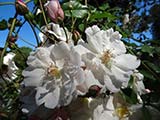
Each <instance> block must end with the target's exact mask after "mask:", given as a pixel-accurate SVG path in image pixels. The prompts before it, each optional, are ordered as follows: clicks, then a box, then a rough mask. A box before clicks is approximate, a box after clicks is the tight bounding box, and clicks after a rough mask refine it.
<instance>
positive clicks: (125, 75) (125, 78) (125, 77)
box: [111, 65, 133, 82]
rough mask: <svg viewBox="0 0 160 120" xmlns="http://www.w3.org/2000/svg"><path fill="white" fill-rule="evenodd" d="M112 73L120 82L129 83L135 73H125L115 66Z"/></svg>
mask: <svg viewBox="0 0 160 120" xmlns="http://www.w3.org/2000/svg"><path fill="white" fill-rule="evenodd" d="M111 71H112V74H113V76H114V77H115V79H116V80H119V81H120V82H125V81H129V79H130V76H131V74H132V73H133V72H132V71H124V70H123V69H120V68H119V67H117V66H115V65H112V67H111Z"/></svg>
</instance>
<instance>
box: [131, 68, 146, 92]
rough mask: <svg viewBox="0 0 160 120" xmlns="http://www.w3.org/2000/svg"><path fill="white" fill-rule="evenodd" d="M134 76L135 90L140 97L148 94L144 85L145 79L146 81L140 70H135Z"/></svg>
mask: <svg viewBox="0 0 160 120" xmlns="http://www.w3.org/2000/svg"><path fill="white" fill-rule="evenodd" d="M132 76H133V82H134V83H133V90H134V91H135V92H136V93H137V94H139V95H142V94H145V93H147V92H146V89H145V86H144V84H143V79H144V76H143V74H141V73H140V72H139V71H138V70H135V71H134V73H133V75H132Z"/></svg>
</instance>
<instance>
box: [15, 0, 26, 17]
mask: <svg viewBox="0 0 160 120" xmlns="http://www.w3.org/2000/svg"><path fill="white" fill-rule="evenodd" d="M15 8H16V11H17V13H18V14H20V15H25V14H27V13H28V12H29V10H28V8H27V5H26V4H25V3H24V2H23V1H22V0H17V1H16V3H15Z"/></svg>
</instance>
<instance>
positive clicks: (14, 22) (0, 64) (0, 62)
mask: <svg viewBox="0 0 160 120" xmlns="http://www.w3.org/2000/svg"><path fill="white" fill-rule="evenodd" d="M16 17H17V13H16V14H15V16H14V19H13V21H12V24H11V28H10V31H9V33H8V36H7V40H6V43H5V46H4V48H3V51H2V53H1V57H0V69H2V65H3V56H4V54H5V52H6V50H7V47H8V45H9V43H8V41H9V39H10V37H11V36H12V32H13V30H14V27H15V24H16Z"/></svg>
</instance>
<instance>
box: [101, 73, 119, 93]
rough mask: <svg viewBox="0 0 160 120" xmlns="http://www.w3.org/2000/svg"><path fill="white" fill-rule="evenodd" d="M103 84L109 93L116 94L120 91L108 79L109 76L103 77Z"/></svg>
mask: <svg viewBox="0 0 160 120" xmlns="http://www.w3.org/2000/svg"><path fill="white" fill-rule="evenodd" d="M104 83H105V86H106V87H107V89H108V90H110V91H111V92H114V93H115V92H118V91H120V88H117V87H116V86H115V85H114V84H113V83H112V80H111V79H110V77H109V76H107V75H105V76H104Z"/></svg>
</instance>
